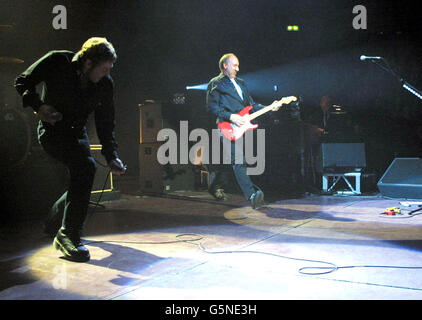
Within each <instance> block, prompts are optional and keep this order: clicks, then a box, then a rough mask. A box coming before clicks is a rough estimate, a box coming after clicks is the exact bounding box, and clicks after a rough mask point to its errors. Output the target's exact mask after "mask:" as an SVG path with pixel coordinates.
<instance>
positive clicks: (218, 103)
mask: <svg viewBox="0 0 422 320" xmlns="http://www.w3.org/2000/svg"><path fill="white" fill-rule="evenodd" d="M235 81H236V83H237V84H238V85H239V86H240V88H241V89H242V92H243V100H242V98H240V96H239V94H238V93H237V91H236V88H235V87H234V85H233V83H232V82H231V81H230V79H229V77H227V76H226V75H224V74H223V73H221V74H220V75H219V76H217V77H215V78H213V79H211V80H210V82H209V83H208V89H207V97H206V100H207V108H208V111H209V112H211V113H212V114H213V115H214V116H216V118H217V121H230V116H231V114H232V113H238V112H239V111H240V110H242V109H243V108H244V107H246V106H253V107H254V108H253V109H252V111H253V112H256V111H258V110H260V109H262V108H264V106H263V105H262V104H259V103H256V102H255V101H254V100H253V99H252V97H251V95H250V94H249V92H248V89H247V88H246V85H245V82H244V81H243V80H242V79H240V78H236V79H235Z"/></svg>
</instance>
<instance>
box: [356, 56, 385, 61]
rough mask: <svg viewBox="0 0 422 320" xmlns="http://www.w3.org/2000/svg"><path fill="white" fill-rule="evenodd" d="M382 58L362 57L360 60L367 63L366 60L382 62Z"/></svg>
mask: <svg viewBox="0 0 422 320" xmlns="http://www.w3.org/2000/svg"><path fill="white" fill-rule="evenodd" d="M381 59H382V57H369V56H360V60H361V61H365V60H381Z"/></svg>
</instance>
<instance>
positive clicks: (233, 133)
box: [218, 96, 297, 141]
mask: <svg viewBox="0 0 422 320" xmlns="http://www.w3.org/2000/svg"><path fill="white" fill-rule="evenodd" d="M292 101H297V97H295V96H290V97H285V98H282V99H281V100H279V101H274V102H273V103H272V104H271V105H269V106H267V107H264V108H262V109H261V110H258V111H257V112H254V113H253V114H250V111H251V110H252V109H253V107H252V106H247V107H244V108H243V109H242V110H240V112H238V113H237V114H238V115H239V116H242V117H243V116H245V115H250V116H248V117H247V118H248V120H247V121H246V123H245V124H244V125H242V126H238V125H236V124H234V123H231V122H229V121H222V122H219V123H218V129H220V131H221V133H222V135H223V136H224V137H225V138H226V139H229V140H230V141H236V140H238V139H240V138H241V137H242V136H243V135H244V134H245V132H246V131H248V130H252V129H256V128H258V125H257V124H253V123H251V120H253V119H255V118H256V117H259V116H261V115H263V114H264V113H266V112H268V111H272V110H278V108H279V107H281V105H283V104H289V103H290V102H292ZM274 108H277V109H274Z"/></svg>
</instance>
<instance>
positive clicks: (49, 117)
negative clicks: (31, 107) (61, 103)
mask: <svg viewBox="0 0 422 320" xmlns="http://www.w3.org/2000/svg"><path fill="white" fill-rule="evenodd" d="M37 114H38V117H39V118H40V119H41V121H44V122H48V123H50V124H52V125H54V124H55V123H56V122H57V121H60V120H62V119H63V115H62V114H61V113H60V112H58V111H57V110H56V109H55V108H54V107H52V106H50V105H48V104H43V105H42V106H41V107H40V108H39V109H38V112H37Z"/></svg>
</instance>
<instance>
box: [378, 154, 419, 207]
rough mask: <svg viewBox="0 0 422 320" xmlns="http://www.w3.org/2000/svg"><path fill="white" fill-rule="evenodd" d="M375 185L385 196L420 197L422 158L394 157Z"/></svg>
mask: <svg viewBox="0 0 422 320" xmlns="http://www.w3.org/2000/svg"><path fill="white" fill-rule="evenodd" d="M377 186H378V189H379V191H380V192H381V194H382V195H383V196H385V197H390V198H406V199H422V159H420V158H396V159H394V160H393V162H392V163H391V164H390V166H389V167H388V168H387V170H386V171H385V172H384V174H383V176H382V177H381V179H380V180H379V181H378V184H377Z"/></svg>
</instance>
